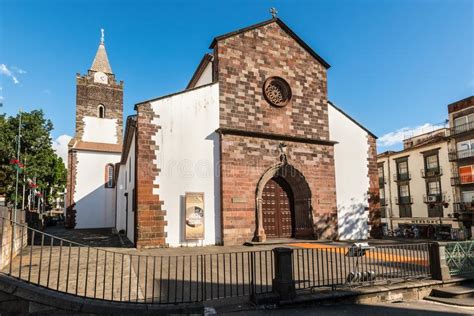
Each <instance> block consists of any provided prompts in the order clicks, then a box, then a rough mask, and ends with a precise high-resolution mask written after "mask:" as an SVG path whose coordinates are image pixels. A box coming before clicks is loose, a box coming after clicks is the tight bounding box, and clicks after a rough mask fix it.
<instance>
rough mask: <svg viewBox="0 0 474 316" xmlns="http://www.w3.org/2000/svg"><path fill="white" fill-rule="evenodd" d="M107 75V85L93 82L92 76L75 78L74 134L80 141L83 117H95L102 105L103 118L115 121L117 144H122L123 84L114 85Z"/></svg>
mask: <svg viewBox="0 0 474 316" xmlns="http://www.w3.org/2000/svg"><path fill="white" fill-rule="evenodd" d="M111 76H113V75H109V84H107V85H106V84H101V83H96V82H94V79H93V75H92V74H88V75H85V76H80V75H79V74H78V75H77V77H76V134H75V139H77V140H81V139H82V136H83V134H84V121H83V119H84V117H86V116H90V117H97V107H98V105H99V104H103V105H104V107H105V118H107V119H116V120H117V127H116V128H117V134H116V135H117V142H118V144H122V127H123V113H122V112H123V82H120V83H116V82H115V79H114V78H113V77H111Z"/></svg>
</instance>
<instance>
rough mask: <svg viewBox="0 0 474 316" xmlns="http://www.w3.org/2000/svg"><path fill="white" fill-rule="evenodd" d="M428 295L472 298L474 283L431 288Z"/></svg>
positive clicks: (473, 295) (473, 298) (473, 296)
mask: <svg viewBox="0 0 474 316" xmlns="http://www.w3.org/2000/svg"><path fill="white" fill-rule="evenodd" d="M430 296H431V297H439V298H456V299H462V298H471V299H472V300H474V283H467V284H463V285H458V286H448V287H443V288H437V289H433V290H432V291H431V294H430Z"/></svg>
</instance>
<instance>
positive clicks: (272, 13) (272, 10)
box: [270, 8, 278, 19]
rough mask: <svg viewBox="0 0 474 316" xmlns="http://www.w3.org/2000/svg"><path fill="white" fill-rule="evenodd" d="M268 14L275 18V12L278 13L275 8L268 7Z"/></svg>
mask: <svg viewBox="0 0 474 316" xmlns="http://www.w3.org/2000/svg"><path fill="white" fill-rule="evenodd" d="M270 14H271V15H272V18H274V19H275V18H276V17H277V14H278V11H277V9H275V8H271V9H270Z"/></svg>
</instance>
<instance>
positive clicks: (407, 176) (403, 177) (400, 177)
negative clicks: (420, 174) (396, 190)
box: [393, 172, 411, 182]
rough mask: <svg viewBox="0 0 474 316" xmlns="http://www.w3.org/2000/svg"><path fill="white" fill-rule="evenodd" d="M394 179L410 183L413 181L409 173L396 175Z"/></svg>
mask: <svg viewBox="0 0 474 316" xmlns="http://www.w3.org/2000/svg"><path fill="white" fill-rule="evenodd" d="M393 179H395V181H397V182H398V181H409V180H410V179H411V175H410V173H409V172H404V173H395V174H394V175H393Z"/></svg>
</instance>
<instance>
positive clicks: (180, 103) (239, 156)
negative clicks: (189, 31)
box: [68, 18, 379, 247]
mask: <svg viewBox="0 0 474 316" xmlns="http://www.w3.org/2000/svg"><path fill="white" fill-rule="evenodd" d="M99 49H100V48H99ZM210 50H211V52H210V53H206V54H205V55H204V57H203V59H202V60H201V62H200V64H199V66H198V67H197V69H196V71H195V73H194V75H193V76H192V78H191V80H190V82H189V84H188V86H187V87H186V89H184V90H183V91H181V92H177V93H173V94H170V95H166V96H161V97H158V98H154V99H151V100H146V101H143V102H140V103H138V104H136V105H135V111H136V114H135V115H132V116H129V117H128V118H127V122H126V128H125V133H124V136H123V149H121V154H119V155H116V156H114V158H116V159H117V160H115V162H116V163H115V165H114V179H113V184H112V185H113V187H114V190H113V191H115V193H111V194H113V195H114V196H115V206H114V208H113V209H114V213H113V215H112V217H111V218H110V220H111V222H112V223H113V224H114V225H115V227H116V228H117V230H118V231H120V232H121V233H123V234H125V235H126V236H127V238H128V239H130V240H131V241H132V242H133V243H134V244H135V245H136V246H137V247H162V246H170V247H175V246H201V245H215V244H218V245H220V244H224V245H236V244H242V243H244V242H247V241H254V242H263V241H265V240H269V239H290V238H297V239H346V240H355V239H366V238H368V236H369V233H371V232H370V230H371V227H372V233H374V231H375V230H376V229H375V228H376V227H377V226H378V221H379V220H378V217H379V216H378V215H377V212H378V205H377V196H378V176H377V164H376V148H375V146H376V143H375V141H376V137H375V136H374V135H373V134H372V133H371V132H370V131H368V130H367V129H366V128H364V127H363V126H362V125H360V124H359V123H357V122H356V121H355V120H354V119H352V118H351V117H349V116H348V115H347V114H346V113H344V112H343V111H342V110H341V109H340V108H339V107H337V106H336V105H335V104H333V103H331V102H330V101H328V98H327V70H328V69H329V67H330V66H329V64H328V63H327V62H326V61H325V60H324V59H323V58H322V57H321V56H319V55H318V54H317V53H316V52H315V51H314V50H313V49H312V48H311V47H309V46H308V45H307V44H306V43H305V42H304V41H303V40H302V39H301V38H299V37H298V35H296V34H295V33H294V32H293V31H292V30H291V29H290V28H289V27H288V26H287V25H286V24H285V23H284V22H283V21H281V20H280V19H278V18H272V19H270V20H268V21H265V22H262V23H259V24H256V25H252V26H249V27H247V28H244V29H241V30H238V31H235V32H231V33H228V34H225V35H222V36H218V37H216V38H215V39H214V40H213V41H212V43H211V46H210ZM93 68H94V67H93ZM91 72H92V73H91ZM102 72H103V73H107V72H105V71H102ZM88 76H89V77H91V78H92V77H94V73H93V69H91V71H89V74H88ZM90 80H92V79H90ZM93 85H95V83H93ZM104 88H105V86H104ZM95 101H96V100H94V102H95ZM94 102H93V103H94ZM95 103H97V102H95ZM104 103H105V101H104ZM82 121H84V119H82ZM86 121H87V120H86ZM116 122H117V124H119V123H120V124H121V121H119V120H117V121H116ZM116 126H118V125H116ZM120 126H121V125H120ZM84 128H85V127H84ZM120 130H121V129H120ZM116 131H117V134H116V135H118V129H116ZM77 135H82V134H80V132H79V131H78V129H77V128H76V138H75V140H73V141H72V142H71V144H72V145H71V149H70V153H75V152H78V151H77V150H78V148H80V146H78V145H74V144H75V143H74V141H76V142H80V141H81V140H82V139H81V138H80V137H78V136H77ZM114 140H115V139H114ZM82 141H84V140H82ZM85 141H87V140H85ZM102 145H103V146H104V148H105V147H108V146H109V143H102ZM115 145H117V148H118V146H121V143H116V144H114V146H115ZM74 146H76V147H74ZM99 147H101V146H99ZM74 148H76V150H74ZM96 154H97V155H103V154H105V153H103V152H100V153H96ZM104 162H105V161H104ZM111 163H113V160H111ZM77 165H78V166H80V165H81V160H80V159H78V163H77ZM105 166H107V164H105ZM102 168H104V166H102ZM91 172H92V171H91ZM79 186H80V185H79V184H78V182H77V181H76V182H75V188H72V190H73V191H74V190H75V192H77V191H78V189H79ZM79 191H80V190H79ZM68 192H70V191H68ZM111 192H112V191H111ZM75 197H79V195H77V194H76V195H75ZM74 201H75V203H76V208H77V218H78V219H80V218H81V215H80V212H81V208H79V207H77V206H79V205H80V202H79V201H78V200H77V199H74ZM95 210H96V211H97V212H98V213H97V214H95V216H96V217H99V216H101V215H99V213H100V212H104V213H100V214H106V217H108V216H109V214H110V213H109V210H108V209H101V208H98V207H96V208H95ZM79 222H80V221H78V223H79ZM107 224H109V222H107Z"/></svg>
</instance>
